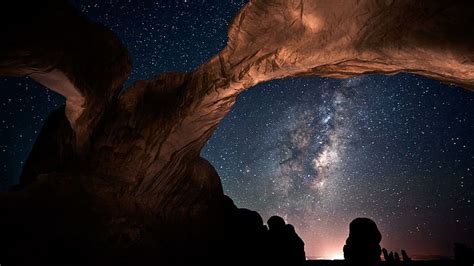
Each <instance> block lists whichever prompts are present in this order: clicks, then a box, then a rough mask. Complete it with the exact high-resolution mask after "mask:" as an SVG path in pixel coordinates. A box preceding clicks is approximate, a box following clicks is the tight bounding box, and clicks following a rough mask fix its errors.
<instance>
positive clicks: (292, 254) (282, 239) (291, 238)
mask: <svg viewBox="0 0 474 266" xmlns="http://www.w3.org/2000/svg"><path fill="white" fill-rule="evenodd" d="M267 224H268V227H269V232H268V236H269V237H268V240H267V241H268V242H267V247H268V252H269V253H268V256H269V257H268V260H269V262H270V263H276V264H277V265H301V264H303V263H304V261H305V259H306V257H305V252H304V242H303V240H301V238H300V237H299V236H298V234H296V232H295V228H294V227H293V225H291V224H286V223H285V220H283V218H281V217H279V216H272V217H270V219H268V221H267Z"/></svg>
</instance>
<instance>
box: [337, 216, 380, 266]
mask: <svg viewBox="0 0 474 266" xmlns="http://www.w3.org/2000/svg"><path fill="white" fill-rule="evenodd" d="M381 240H382V235H381V234H380V232H379V230H378V228H377V225H376V224H375V222H374V221H372V220H371V219H368V218H356V219H354V220H353V221H352V222H351V223H350V225H349V237H348V238H347V240H346V245H344V259H345V260H346V261H347V262H348V263H350V264H351V265H376V264H377V263H378V262H380V255H381V248H380V245H379V243H380V241H381Z"/></svg>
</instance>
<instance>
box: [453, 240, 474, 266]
mask: <svg viewBox="0 0 474 266" xmlns="http://www.w3.org/2000/svg"><path fill="white" fill-rule="evenodd" d="M454 259H455V261H456V265H458V266H464V265H466V266H467V265H469V266H472V265H474V251H473V249H472V248H471V247H469V246H467V245H465V244H462V243H454Z"/></svg>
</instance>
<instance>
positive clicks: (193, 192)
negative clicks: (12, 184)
mask: <svg viewBox="0 0 474 266" xmlns="http://www.w3.org/2000/svg"><path fill="white" fill-rule="evenodd" d="M349 2H350V3H349ZM25 6H28V7H31V9H25V8H24V7H25ZM19 10H21V12H18V11H19ZM472 10H474V3H473V2H472V1H448V0H444V1H443V0H442V1H431V0H424V1H411V0H392V1H387V0H358V1H355V0H354V1H346V0H318V1H316V0H306V1H304V0H303V1H292V0H254V1H250V3H249V4H247V5H246V6H245V7H244V8H243V9H242V10H241V11H240V12H239V14H237V16H236V17H235V19H234V20H233V22H232V23H231V25H230V29H229V41H228V45H227V46H226V47H225V48H224V49H223V50H222V51H221V52H220V53H219V54H218V55H216V56H215V57H213V58H211V59H210V60H209V61H208V62H207V63H205V64H203V65H202V66H200V67H199V68H198V69H196V70H195V71H194V72H192V73H164V74H160V75H158V76H156V77H155V78H153V79H152V80H147V81H138V82H136V83H135V84H133V85H132V86H131V87H130V88H128V89H127V90H126V92H125V93H123V94H119V91H120V89H121V87H122V84H123V82H124V80H125V79H126V77H127V75H128V74H129V72H130V69H131V64H130V59H129V56H128V53H127V51H126V50H125V48H124V47H123V45H122V44H121V43H120V41H119V40H118V38H117V37H116V36H115V35H114V34H113V33H112V32H111V31H110V30H108V29H105V28H103V27H102V26H100V25H98V24H96V23H92V22H90V21H89V20H88V19H87V18H85V17H84V16H83V15H81V14H79V13H78V12H77V11H75V10H74V9H73V8H72V7H71V6H70V5H68V4H66V3H64V2H63V1H60V0H51V1H44V2H43V1H41V2H40V1H37V2H35V3H31V2H29V1H28V2H23V3H22V1H17V2H16V3H15V4H12V6H5V8H2V10H1V11H0V13H1V14H0V15H1V16H0V22H1V24H2V25H7V27H2V29H1V36H2V38H3V39H2V40H4V41H2V42H0V74H1V75H16V76H18V75H20V76H21V75H30V76H31V77H33V78H34V79H36V80H37V81H38V82H40V83H42V84H44V85H45V86H47V87H49V88H51V89H53V90H55V91H57V92H59V93H61V94H63V95H64V96H66V97H67V103H66V108H65V111H64V112H62V111H59V112H57V113H55V114H53V115H52V116H51V118H50V119H49V121H48V122H47V123H46V125H45V127H44V129H43V132H42V133H41V135H40V137H39V138H38V141H37V143H36V144H35V146H34V149H33V151H32V153H31V155H30V158H29V159H28V162H27V165H26V167H25V169H24V172H23V175H22V178H21V185H20V186H19V187H18V189H17V190H16V191H12V192H9V193H4V194H2V195H0V206H1V207H2V209H3V208H4V209H5V210H8V211H5V212H4V213H5V217H6V218H5V219H2V221H1V222H0V223H2V224H1V226H0V228H1V229H0V230H9V229H11V230H10V232H13V233H11V234H8V235H9V237H10V238H8V237H6V238H4V239H6V240H4V241H3V243H2V247H3V246H5V245H6V246H8V250H9V254H11V256H12V257H16V258H19V257H28V256H25V254H28V255H31V258H44V259H45V260H48V259H51V258H52V257H55V254H57V252H58V250H60V251H61V252H62V253H63V254H65V255H64V256H65V257H67V254H69V255H71V252H72V253H74V252H79V251H83V252H85V253H86V254H87V255H84V258H88V259H90V260H95V259H96V258H97V257H103V258H107V257H108V256H109V255H110V256H117V254H121V255H123V256H125V257H128V258H136V257H137V256H139V257H141V258H144V259H145V258H151V257H153V258H155V257H156V258H162V257H163V254H173V252H172V250H173V247H175V248H176V249H178V248H177V247H178V246H180V245H183V243H188V245H185V246H184V247H181V249H184V250H186V251H190V253H189V256H200V255H202V254H209V252H211V251H210V249H211V247H212V244H210V243H220V242H219V241H221V240H222V239H219V237H221V238H222V236H225V233H223V232H225V229H224V228H223V227H225V226H224V225H225V224H226V223H229V219H230V218H229V217H233V215H234V216H235V212H236V211H237V209H236V207H235V206H234V205H233V204H232V202H231V201H229V200H228V199H227V198H226V197H225V196H224V195H223V192H222V188H221V185H220V180H219V177H218V175H217V173H216V172H215V170H214V169H213V167H212V166H211V165H210V164H209V163H208V162H207V161H205V160H204V159H202V158H200V156H199V154H200V150H201V148H202V147H203V146H204V144H205V142H206V141H207V140H208V138H209V137H210V136H211V134H212V133H213V131H214V130H215V128H216V126H217V124H218V123H219V121H220V120H221V119H222V118H223V117H224V116H225V115H226V113H227V112H228V111H229V110H230V109H231V108H232V105H233V104H234V102H235V99H236V96H237V95H238V94H239V93H240V92H242V91H243V90H245V89H247V88H250V87H252V86H254V85H255V84H257V83H259V82H264V81H268V80H272V79H277V78H284V77H287V76H306V75H313V76H327V77H337V78H344V77H350V76H354V75H360V74H364V73H385V74H393V73H396V72H400V71H406V72H411V73H416V74H419V75H424V76H427V77H431V78H435V79H439V80H442V81H445V82H451V83H456V84H459V85H461V86H464V87H465V88H467V89H471V90H472V89H473V88H474V28H472V25H474V13H473V12H472ZM38 217H40V219H38ZM231 220H232V219H231ZM42 227H44V228H43V229H42ZM25 228H26V229H28V230H26V229H25ZM48 230H49V232H51V233H50V234H48V233H47V232H48ZM16 232H29V234H31V235H32V236H30V238H32V239H36V240H37V241H39V242H35V241H31V242H30V241H28V242H27V243H26V242H24V241H23V242H22V241H21V239H22V238H21V237H16V236H15V234H16ZM45 232H46V233H45ZM29 234H28V233H25V235H22V236H23V237H25V238H26V237H27V236H29ZM224 238H225V237H224ZM12 239H14V240H12ZM214 240H215V241H214ZM8 241H12V242H8ZM41 241H43V242H41ZM74 241H77V243H75V242H74ZM203 241H205V243H208V244H209V245H203V244H202V242H203ZM213 241H214V242H213ZM7 243H8V244H7ZM12 243H13V244H12ZM40 243H41V244H40ZM44 243H48V244H44ZM65 243H66V244H65ZM112 243H113V244H112ZM178 243H179V244H178ZM194 244H196V245H194ZM38 245H41V246H42V247H44V250H42V249H39V250H38V249H35V247H37V246H38ZM47 247H49V248H47ZM105 247H106V248H105ZM3 250H6V249H3ZM151 250H153V252H151ZM157 250H159V252H157ZM73 251H74V252H73ZM182 251H183V250H180V252H181V253H182ZM191 251H192V252H191ZM160 252H161V253H160ZM74 254H75V253H74ZM76 255H77V254H76ZM56 257H57V256H56Z"/></svg>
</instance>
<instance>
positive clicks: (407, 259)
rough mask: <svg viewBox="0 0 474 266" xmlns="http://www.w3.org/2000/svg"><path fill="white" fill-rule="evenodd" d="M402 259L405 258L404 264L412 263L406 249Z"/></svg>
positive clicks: (403, 251)
mask: <svg viewBox="0 0 474 266" xmlns="http://www.w3.org/2000/svg"><path fill="white" fill-rule="evenodd" d="M402 258H403V262H410V261H411V258H410V257H409V256H408V254H407V252H406V251H405V250H404V249H402Z"/></svg>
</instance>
